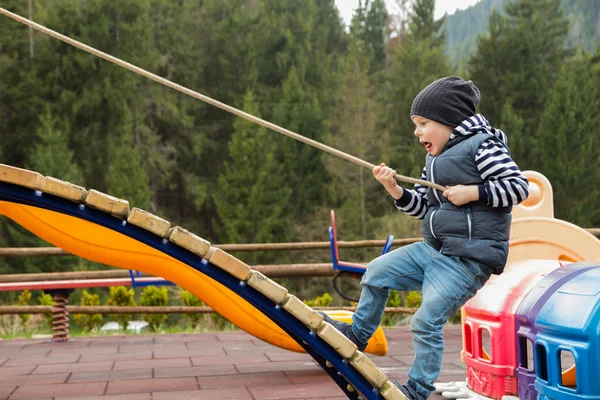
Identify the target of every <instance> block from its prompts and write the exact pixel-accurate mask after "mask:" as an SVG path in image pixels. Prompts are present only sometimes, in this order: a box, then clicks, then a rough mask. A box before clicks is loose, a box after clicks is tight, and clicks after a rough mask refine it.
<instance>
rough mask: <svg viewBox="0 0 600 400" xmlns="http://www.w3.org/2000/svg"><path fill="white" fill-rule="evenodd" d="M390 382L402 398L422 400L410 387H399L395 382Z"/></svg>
mask: <svg viewBox="0 0 600 400" xmlns="http://www.w3.org/2000/svg"><path fill="white" fill-rule="evenodd" d="M392 382H394V385H396V387H397V388H398V389H400V391H401V392H402V394H403V395H404V397H406V398H407V399H408V400H424V398H423V396H419V394H418V393H417V392H416V391H415V390H413V389H412V388H411V387H410V386H408V385H401V384H400V383H399V382H398V381H397V380H394V379H392Z"/></svg>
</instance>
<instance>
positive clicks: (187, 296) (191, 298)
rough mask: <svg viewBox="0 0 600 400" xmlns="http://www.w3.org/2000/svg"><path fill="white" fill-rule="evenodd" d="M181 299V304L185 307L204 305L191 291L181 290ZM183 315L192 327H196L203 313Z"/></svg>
mask: <svg viewBox="0 0 600 400" xmlns="http://www.w3.org/2000/svg"><path fill="white" fill-rule="evenodd" d="M181 300H182V301H183V304H184V305H186V306H187V307H201V306H203V305H204V302H203V301H202V300H200V299H199V298H197V297H196V296H195V295H194V294H193V293H191V292H188V291H187V290H182V291H181ZM184 317H185V319H186V320H187V321H188V322H189V323H190V325H191V327H192V329H196V327H197V326H198V324H199V323H200V320H202V317H203V315H202V314H192V313H187V314H184Z"/></svg>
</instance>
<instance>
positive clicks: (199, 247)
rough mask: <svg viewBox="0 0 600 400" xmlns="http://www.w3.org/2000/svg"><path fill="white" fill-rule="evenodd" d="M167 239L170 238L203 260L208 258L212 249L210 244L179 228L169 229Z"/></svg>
mask: <svg viewBox="0 0 600 400" xmlns="http://www.w3.org/2000/svg"><path fill="white" fill-rule="evenodd" d="M167 237H168V238H169V241H171V242H173V243H175V244H176V245H178V246H181V247H183V248H184V249H186V250H189V251H191V252H192V253H194V254H197V255H199V256H200V257H202V258H204V257H205V256H206V253H207V252H208V249H210V242H208V241H207V240H204V239H202V238H201V237H200V236H196V235H194V234H193V233H191V232H189V231H187V230H185V229H183V228H181V227H179V226H176V227H173V228H171V229H169V232H168V233H167Z"/></svg>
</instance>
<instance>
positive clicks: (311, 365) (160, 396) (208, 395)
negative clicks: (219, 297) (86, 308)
mask: <svg viewBox="0 0 600 400" xmlns="http://www.w3.org/2000/svg"><path fill="white" fill-rule="evenodd" d="M444 331H445V342H446V351H445V353H444V357H443V368H442V373H441V375H440V378H439V380H440V381H443V382H448V381H457V380H460V381H464V379H465V372H464V371H465V369H464V365H463V364H462V363H461V362H460V350H461V348H462V344H461V333H460V327H459V326H447V327H446V328H445V330H444ZM385 334H386V336H387V339H388V346H389V352H388V354H387V355H386V356H383V357H377V356H371V358H372V359H373V360H374V361H375V363H376V364H377V365H379V366H380V367H381V368H382V369H383V370H384V371H385V373H386V374H387V375H388V376H389V377H390V378H394V379H399V380H400V381H404V380H406V378H407V374H408V371H409V369H410V364H411V362H412V359H413V348H412V344H411V333H410V331H409V330H408V328H406V327H399V328H392V329H386V330H385ZM75 339H76V340H75V341H71V342H65V343H48V342H46V341H45V340H33V339H30V340H4V341H0V400H9V399H10V400H18V399H23V400H67V399H68V400H74V399H80V400H175V399H177V400H212V399H218V400H259V399H260V400H288V399H290V400H291V399H294V400H317V399H320V400H322V399H332V400H342V399H345V398H346V397H345V396H344V394H343V392H342V391H341V390H340V389H339V388H338V386H337V385H336V384H335V383H334V382H333V381H332V380H331V379H330V378H329V376H328V375H327V374H326V373H325V372H324V371H323V370H322V369H321V368H320V367H319V366H318V364H316V363H315V362H314V361H313V360H312V358H311V357H310V356H308V355H306V354H299V353H293V352H289V351H286V350H282V349H279V348H277V347H274V346H272V345H269V344H267V343H265V342H262V341H261V340H259V339H256V338H255V337H253V336H251V335H249V334H247V333H245V332H223V333H198V334H173V335H155V336H152V335H139V336H110V337H80V338H75ZM431 399H436V400H437V399H441V396H438V395H432V396H431Z"/></svg>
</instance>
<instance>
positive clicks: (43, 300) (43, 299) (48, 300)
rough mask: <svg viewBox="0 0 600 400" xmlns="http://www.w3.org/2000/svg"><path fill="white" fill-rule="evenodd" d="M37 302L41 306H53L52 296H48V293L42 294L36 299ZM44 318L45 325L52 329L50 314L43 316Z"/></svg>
mask: <svg viewBox="0 0 600 400" xmlns="http://www.w3.org/2000/svg"><path fill="white" fill-rule="evenodd" d="M38 300H39V302H40V305H41V306H53V305H54V301H53V300H52V296H50V295H49V294H48V293H44V294H42V295H41V296H40V297H38ZM44 316H45V317H46V325H48V328H50V329H52V328H53V325H52V313H50V314H44Z"/></svg>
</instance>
